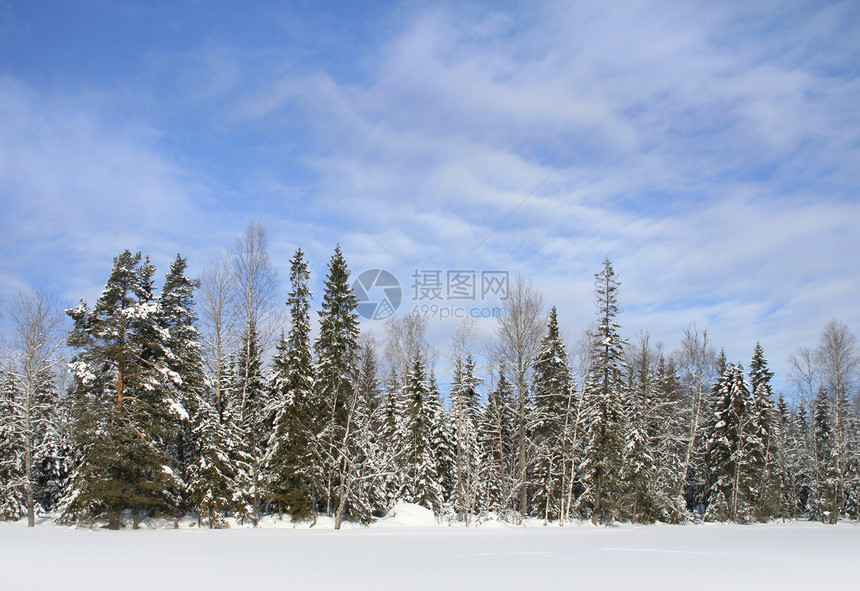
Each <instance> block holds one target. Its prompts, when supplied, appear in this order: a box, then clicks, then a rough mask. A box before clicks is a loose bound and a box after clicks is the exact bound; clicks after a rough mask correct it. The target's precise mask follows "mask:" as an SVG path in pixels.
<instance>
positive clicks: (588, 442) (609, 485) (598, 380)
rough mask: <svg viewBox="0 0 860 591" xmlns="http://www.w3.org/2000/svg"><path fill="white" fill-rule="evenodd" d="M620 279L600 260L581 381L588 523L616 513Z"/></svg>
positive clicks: (620, 428) (582, 503) (583, 501)
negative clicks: (595, 314)
mask: <svg viewBox="0 0 860 591" xmlns="http://www.w3.org/2000/svg"><path fill="white" fill-rule="evenodd" d="M618 286H619V282H618V280H617V279H616V278H615V272H614V271H613V269H612V263H610V262H609V260H608V259H607V260H604V261H603V270H602V271H601V272H600V273H597V274H596V275H595V295H596V296H597V308H598V318H597V328H596V330H595V332H594V333H593V335H592V345H591V346H592V353H591V355H592V357H591V358H592V360H593V361H592V366H591V368H590V370H589V374H588V377H587V381H586V384H585V391H584V396H585V397H586V399H585V401H584V405H585V409H584V412H585V413H586V417H585V421H586V422H585V425H586V429H587V431H586V439H585V451H584V455H585V460H584V462H583V464H582V466H581V467H580V474H581V476H582V483H583V486H584V489H585V490H584V491H583V494H582V495H581V496H580V497H579V499H578V504H579V507H580V509H581V510H582V511H583V512H584V513H587V514H590V515H591V519H592V522H593V523H595V524H597V523H598V522H602V523H610V522H612V521H613V520H614V519H616V517H617V515H618V499H619V496H620V489H621V467H622V456H623V452H624V405H623V402H624V391H625V389H626V387H627V386H626V384H625V381H624V375H625V373H626V371H625V366H626V364H625V362H624V345H625V344H627V343H626V341H624V340H623V339H622V338H621V336H620V335H619V334H618V329H619V328H620V325H619V324H618V323H617V322H616V318H617V316H618V314H620V312H621V308H620V306H619V305H618Z"/></svg>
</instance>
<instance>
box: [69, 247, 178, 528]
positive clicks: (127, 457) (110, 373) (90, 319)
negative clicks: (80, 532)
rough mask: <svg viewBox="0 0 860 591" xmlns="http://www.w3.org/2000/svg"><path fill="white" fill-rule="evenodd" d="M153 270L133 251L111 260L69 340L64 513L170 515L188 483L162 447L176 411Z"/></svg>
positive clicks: (112, 520) (115, 523)
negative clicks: (70, 465) (71, 454)
mask: <svg viewBox="0 0 860 591" xmlns="http://www.w3.org/2000/svg"><path fill="white" fill-rule="evenodd" d="M154 272H155V269H154V267H153V266H152V265H150V264H149V262H148V261H141V255H140V253H137V254H132V253H131V252H129V251H128V250H126V251H124V252H122V253H121V254H120V255H119V256H118V257H117V258H116V259H114V266H113V269H112V271H111V275H110V277H109V279H108V282H107V285H106V287H105V289H104V291H103V292H102V295H101V297H99V299H98V301H97V302H96V305H95V307H94V308H93V310H92V311H89V310H88V309H87V306H86V304H85V303H83V302H81V304H80V305H79V306H78V307H77V308H74V309H72V310H69V311H68V313H69V315H70V316H71V317H72V319H73V320H74V328H73V329H72V331H71V333H70V335H69V345H70V346H71V347H74V348H75V349H76V350H77V354H76V356H75V358H74V360H73V362H72V364H71V367H72V369H73V371H74V372H75V383H74V386H73V388H74V394H73V396H74V400H75V402H74V406H73V411H72V417H71V419H72V429H71V434H72V437H71V441H72V445H73V447H74V448H75V468H76V470H75V472H74V474H73V476H72V480H71V485H70V487H69V491H68V493H67V495H66V497H65V500H64V502H63V503H62V512H63V515H64V517H65V518H66V519H74V518H85V517H95V516H101V515H107V517H108V520H109V525H110V527H111V528H119V527H120V513H121V512H122V511H124V510H126V509H131V510H133V512H134V516H135V526H137V517H138V516H139V515H140V513H141V512H142V511H145V512H153V513H158V512H174V511H175V510H176V509H177V506H178V497H177V494H176V493H177V491H178V490H181V487H182V483H181V482H180V481H179V479H178V478H177V477H176V476H175V475H174V472H173V470H172V468H171V463H172V462H171V458H170V457H169V456H168V454H167V453H166V451H165V442H166V439H167V438H168V437H169V435H170V425H171V422H172V421H171V417H173V416H175V415H176V413H175V410H174V408H173V406H172V404H171V402H170V399H169V398H168V397H167V396H166V392H167V390H168V386H167V385H166V384H167V383H168V382H169V381H170V380H169V378H168V376H169V369H168V367H167V365H166V358H167V357H168V354H167V352H166V349H165V345H164V341H163V334H162V333H161V332H160V330H159V326H158V321H159V319H160V306H159V305H158V302H157V301H155V298H154V297H153V293H152V289H153V286H152V277H153V275H154Z"/></svg>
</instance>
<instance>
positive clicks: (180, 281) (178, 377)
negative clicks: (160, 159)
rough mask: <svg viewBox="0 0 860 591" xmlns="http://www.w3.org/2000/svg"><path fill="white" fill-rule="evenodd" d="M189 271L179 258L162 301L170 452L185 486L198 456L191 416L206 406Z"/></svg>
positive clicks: (166, 284) (203, 376)
mask: <svg viewBox="0 0 860 591" xmlns="http://www.w3.org/2000/svg"><path fill="white" fill-rule="evenodd" d="M187 268H188V262H187V261H186V259H184V258H182V257H181V256H180V255H176V259H175V260H174V261H173V263H171V265H170V271H169V272H168V273H167V276H166V278H165V280H164V288H163V289H162V290H161V296H160V298H159V301H160V303H161V317H160V322H159V325H160V328H161V334H162V338H163V342H164V346H165V348H166V351H167V352H168V354H167V356H166V360H165V363H166V366H167V376H168V378H169V380H168V382H167V387H168V393H167V402H168V404H169V405H170V408H171V410H172V417H170V418H171V419H172V421H171V422H172V424H171V425H169V427H170V431H171V433H170V435H169V439H168V444H169V446H168V449H169V451H170V453H171V455H172V456H173V459H174V463H175V466H176V468H177V472H178V475H179V476H180V478H181V479H182V481H183V483H185V485H186V487H187V483H188V482H189V478H190V474H189V467H190V466H191V465H192V464H193V463H194V461H195V459H196V457H197V454H198V453H199V449H198V442H197V441H196V440H195V436H194V433H193V427H194V425H193V420H192V417H193V416H194V415H195V414H196V413H197V412H198V411H199V410H200V407H201V406H202V405H203V403H204V400H203V398H204V393H205V389H206V375H205V373H204V361H203V356H202V355H201V352H200V351H201V347H200V337H199V333H198V332H197V312H196V311H195V308H194V290H195V288H196V285H197V284H196V282H195V281H192V280H191V279H189V278H188V276H187V275H186V270H187ZM183 496H184V495H183ZM183 508H187V507H183Z"/></svg>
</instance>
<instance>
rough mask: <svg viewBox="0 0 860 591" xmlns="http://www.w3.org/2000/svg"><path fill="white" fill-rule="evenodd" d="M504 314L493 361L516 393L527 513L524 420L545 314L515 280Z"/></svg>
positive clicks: (526, 285)
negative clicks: (530, 377) (503, 371)
mask: <svg viewBox="0 0 860 591" xmlns="http://www.w3.org/2000/svg"><path fill="white" fill-rule="evenodd" d="M503 307H504V310H505V313H504V314H502V315H501V316H500V317H499V319H498V323H497V325H496V336H497V341H496V346H495V350H494V357H495V358H496V359H497V360H498V361H499V362H500V364H501V365H502V367H504V368H505V371H506V372H507V373H508V375H510V376H511V378H512V380H513V382H514V386H515V388H516V391H517V413H518V418H517V475H518V482H517V486H518V491H519V505H520V506H519V510H520V514H521V515H525V514H526V512H527V510H528V489H527V481H528V442H527V440H526V436H527V434H526V420H527V416H526V413H527V409H528V404H529V374H530V372H531V369H532V364H533V362H534V356H535V354H536V353H537V350H538V346H539V345H540V340H541V337H543V331H544V326H545V324H546V314H545V312H544V309H543V308H544V306H543V295H542V294H541V293H540V292H539V291H538V290H537V289H536V288H535V287H534V286H532V284H531V283H530V282H529V281H527V280H526V279H524V278H523V277H522V276H518V277H517V278H516V279H515V280H514V282H513V285H511V288H510V290H509V294H508V299H506V300H505V301H504V304H503Z"/></svg>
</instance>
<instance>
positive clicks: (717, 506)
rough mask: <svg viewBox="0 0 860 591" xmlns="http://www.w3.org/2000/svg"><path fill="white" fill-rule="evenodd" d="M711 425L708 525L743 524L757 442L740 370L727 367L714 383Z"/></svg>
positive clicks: (751, 490) (730, 366) (751, 488)
mask: <svg viewBox="0 0 860 591" xmlns="http://www.w3.org/2000/svg"><path fill="white" fill-rule="evenodd" d="M716 396H717V400H716V403H715V409H716V410H715V413H714V421H715V422H714V424H713V428H712V429H711V431H710V437H709V439H708V448H709V461H710V472H711V474H712V479H713V480H712V485H711V489H710V492H709V496H708V500H709V506H708V512H707V514H706V519H707V520H709V521H725V520H729V521H746V520H747V519H748V518H749V517H750V515H749V513H750V503H751V501H752V494H753V486H754V482H753V472H752V470H751V463H750V457H751V453H752V450H753V449H754V447H755V445H756V443H757V441H756V439H755V434H754V428H753V424H752V400H751V398H750V393H749V386H748V384H747V382H746V380H745V379H744V373H743V367H741V365H740V364H737V363H729V364H728V365H727V366H726V368H725V370H724V371H723V373H722V375H721V376H720V379H719V380H718V381H717V388H716Z"/></svg>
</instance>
